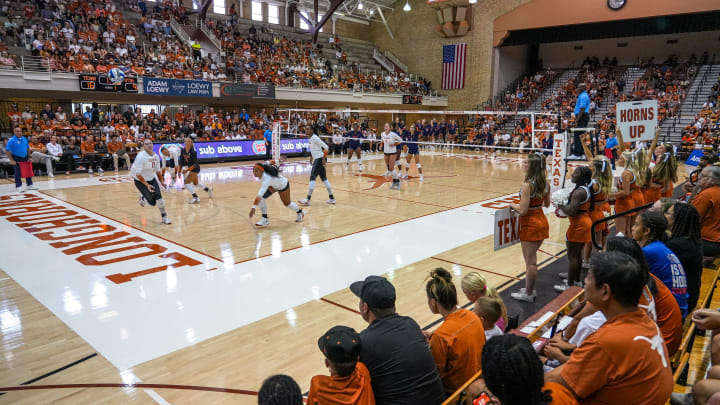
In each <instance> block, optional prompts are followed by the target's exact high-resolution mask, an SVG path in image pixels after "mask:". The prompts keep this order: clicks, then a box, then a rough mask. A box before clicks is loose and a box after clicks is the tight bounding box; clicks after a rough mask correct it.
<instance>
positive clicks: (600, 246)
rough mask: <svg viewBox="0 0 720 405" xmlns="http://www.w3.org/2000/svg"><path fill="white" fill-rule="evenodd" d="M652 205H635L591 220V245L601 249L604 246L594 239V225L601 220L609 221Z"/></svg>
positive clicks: (601, 221)
mask: <svg viewBox="0 0 720 405" xmlns="http://www.w3.org/2000/svg"><path fill="white" fill-rule="evenodd" d="M652 206H653V205H652V204H645V205H641V206H639V207H635V208H633V209H629V210H627V211H623V212H621V213H619V214H613V215H610V216H607V217H605V218H600V219H598V220H597V221H595V222H593V224H592V226H591V227H590V236H591V237H592V244H593V246H595V248H597V249H598V250H603V249H604V246H602V245H601V244H600V243H599V242H598V240H597V239H596V237H595V227H596V226H598V225H599V224H601V223H603V222H608V221H610V220H613V219H615V218H619V217H623V216H625V215H628V214H632V213H634V212H639V211H643V210H646V209H648V208H650V207H652ZM625 236H628V235H625Z"/></svg>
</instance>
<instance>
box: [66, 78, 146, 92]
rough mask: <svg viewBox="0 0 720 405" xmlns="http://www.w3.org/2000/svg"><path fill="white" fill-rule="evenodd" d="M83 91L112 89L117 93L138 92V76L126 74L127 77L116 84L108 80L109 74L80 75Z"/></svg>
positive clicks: (111, 90)
mask: <svg viewBox="0 0 720 405" xmlns="http://www.w3.org/2000/svg"><path fill="white" fill-rule="evenodd" d="M78 79H79V80H80V90H81V91H110V92H116V93H137V92H138V88H137V77H129V76H125V79H124V80H123V81H122V82H120V83H118V84H114V83H112V82H110V80H108V78H107V75H80V76H78Z"/></svg>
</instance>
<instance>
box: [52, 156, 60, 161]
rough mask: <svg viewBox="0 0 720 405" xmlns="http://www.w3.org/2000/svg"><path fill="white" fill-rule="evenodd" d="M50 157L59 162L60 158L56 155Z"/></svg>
mask: <svg viewBox="0 0 720 405" xmlns="http://www.w3.org/2000/svg"><path fill="white" fill-rule="evenodd" d="M52 159H53V160H54V161H56V162H59V161H60V158H59V157H57V156H53V157H52Z"/></svg>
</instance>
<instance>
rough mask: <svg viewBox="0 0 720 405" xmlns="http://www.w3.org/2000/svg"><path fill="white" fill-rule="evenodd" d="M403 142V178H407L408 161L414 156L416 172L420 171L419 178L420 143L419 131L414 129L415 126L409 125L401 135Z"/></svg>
mask: <svg viewBox="0 0 720 405" xmlns="http://www.w3.org/2000/svg"><path fill="white" fill-rule="evenodd" d="M402 138H403V139H404V140H405V142H403V145H405V147H406V148H407V151H406V152H405V176H403V178H404V179H407V178H408V172H409V171H410V161H411V160H412V159H413V158H415V165H416V166H417V169H418V172H419V173H420V180H421V181H422V179H423V172H422V167H421V166H420V145H419V144H418V140H419V138H420V132H418V131H416V130H415V127H410V130H409V131H407V135H406V136H405V135H403V137H402Z"/></svg>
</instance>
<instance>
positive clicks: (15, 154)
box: [5, 127, 37, 193]
mask: <svg viewBox="0 0 720 405" xmlns="http://www.w3.org/2000/svg"><path fill="white" fill-rule="evenodd" d="M13 135H14V136H13V137H12V138H10V139H9V140H8V143H7V146H6V147H5V149H6V150H7V154H8V158H9V159H10V164H12V165H13V166H15V168H14V171H15V188H16V189H17V191H18V193H24V192H25V190H26V189H25V188H23V187H22V177H21V175H20V174H21V173H20V163H21V162H27V161H28V159H29V158H30V144H29V143H28V140H27V138H25V137H24V136H22V130H21V129H20V128H17V127H16V128H15V129H14V130H13ZM25 182H26V183H27V190H37V186H36V185H34V184H33V182H32V177H28V178H26V179H25Z"/></svg>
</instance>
